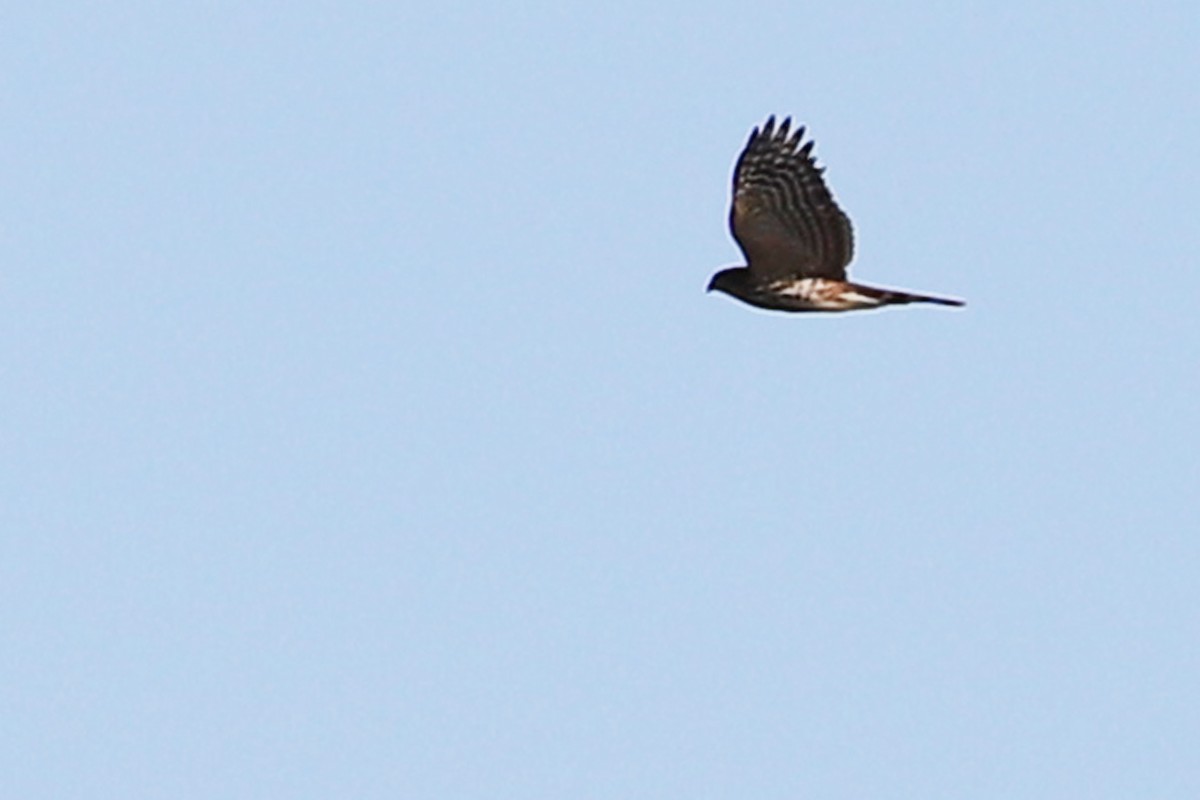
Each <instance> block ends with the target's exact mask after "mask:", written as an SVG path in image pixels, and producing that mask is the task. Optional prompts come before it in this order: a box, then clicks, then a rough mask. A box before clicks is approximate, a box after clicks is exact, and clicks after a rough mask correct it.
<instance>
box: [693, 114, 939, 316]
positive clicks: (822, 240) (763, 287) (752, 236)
mask: <svg viewBox="0 0 1200 800" xmlns="http://www.w3.org/2000/svg"><path fill="white" fill-rule="evenodd" d="M790 127H791V119H785V120H784V121H783V124H782V125H780V126H779V128H778V130H776V128H775V118H774V117H770V118H769V119H767V123H766V124H765V125H763V127H762V129H761V130H759V129H758V128H755V129H754V131H753V132H752V133H751V134H750V141H749V142H747V143H746V147H745V149H744V150H742V154H741V156H739V157H738V162H737V166H736V167H735V168H734V171H733V204H732V207H731V208H730V210H729V227H730V229H731V230H732V231H733V238H734V239H735V240H736V241H737V243H738V246H739V247H741V248H742V252H743V253H744V254H745V256H746V266H743V267H730V268H729V269H723V270H721V271H720V272H718V273H717V274H716V275H714V276H713V278H712V281H711V282H710V283H709V285H708V288H709V290H710V291H711V290H713V289H716V290H717V291H721V292H725V293H726V294H729V295H732V296H733V297H736V298H738V299H739V300H742V301H744V302H747V303H749V304H750V305H754V306H758V307H759V308H767V309H773V310H776V311H853V310H855V309H860V308H879V307H881V306H886V305H896V304H901V303H939V304H941V305H947V306H961V305H963V302H962V301H961V300H951V299H948V298H943V297H930V296H927V295H920V294H912V293H909V292H902V291H896V290H892V289H878V288H875V287H872V286H863V285H861V284H855V283H851V282H850V281H848V280H847V278H846V265H848V264H849V263H850V259H851V258H853V256H854V232H853V231H852V230H851V228H850V220H849V218H847V217H846V215H845V214H844V213H843V212H842V210H841V209H840V208H838V205H837V203H836V202H834V199H833V196H832V195H831V194H830V193H829V189H827V188H826V186H825V181H824V179H823V178H822V177H821V173H822V172H823V171H824V170H823V169H821V168H819V167H817V165H816V164H815V163H814V162H813V157H812V148H813V142H812V140H811V139H810V140H809V141H808V142H807V143H805V144H804V145H803V146H801V141H802V140H803V138H804V128H803V127H800V128H797V129H796V131H795V133H793V134H792V135H791V136H789V135H788V129H789V128H790Z"/></svg>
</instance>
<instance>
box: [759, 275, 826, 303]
mask: <svg viewBox="0 0 1200 800" xmlns="http://www.w3.org/2000/svg"><path fill="white" fill-rule="evenodd" d="M820 280H821V279H820V278H801V279H800V280H797V281H786V282H785V281H779V282H778V283H776V284H774V285H772V286H771V287H770V289H771V291H773V292H775V293H776V294H782V295H787V296H788V297H800V298H803V299H805V300H808V299H810V298H811V297H812V295H813V292H814V291H815V290H816V288H817V285H818V283H819V281H820Z"/></svg>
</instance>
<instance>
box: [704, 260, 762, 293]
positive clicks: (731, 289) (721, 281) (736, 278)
mask: <svg viewBox="0 0 1200 800" xmlns="http://www.w3.org/2000/svg"><path fill="white" fill-rule="evenodd" d="M750 284H751V281H750V270H748V269H746V268H745V267H729V268H728V269H723V270H721V271H720V272H718V273H717V274H716V275H713V276H712V280H711V281H709V282H708V289H707V291H710V292H711V291H713V290H716V291H718V292H724V293H725V294H730V295H733V296H734V297H743V296H745V295H746V294H748V293H749V292H750Z"/></svg>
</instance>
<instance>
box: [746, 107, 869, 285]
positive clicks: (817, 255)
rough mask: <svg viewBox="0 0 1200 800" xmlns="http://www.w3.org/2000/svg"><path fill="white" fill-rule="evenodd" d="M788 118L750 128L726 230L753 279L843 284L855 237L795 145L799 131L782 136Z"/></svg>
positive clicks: (808, 148)
mask: <svg viewBox="0 0 1200 800" xmlns="http://www.w3.org/2000/svg"><path fill="white" fill-rule="evenodd" d="M791 122H792V120H791V118H790V117H789V118H788V119H785V120H784V121H783V124H782V125H780V126H779V129H778V130H776V129H775V117H770V118H769V119H767V124H765V125H763V127H762V130H761V131H760V130H759V129H758V128H755V129H754V132H753V133H751V134H750V141H749V142H747V143H746V148H745V149H744V150H742V154H741V155H740V156H739V157H738V162H737V166H736V167H735V168H734V171H733V207H732V208H730V210H729V227H730V229H731V230H732V231H733V238H734V239H736V240H737V243H738V246H740V247H741V248H742V252H743V253H745V255H746V264H747V266H749V267H750V272H751V273H752V274H753V275H754V277H755V278H757V279H758V280H771V279H776V278H834V279H837V280H844V279H845V277H846V265H847V264H849V263H850V259H851V257H852V256H853V254H854V233H853V231H852V230H851V228H850V220H849V218H848V217H847V216H846V215H845V214H844V213H843V212H842V210H841V209H840V208H838V205H837V203H836V202H834V199H833V195H831V194H830V193H829V189H827V188H826V187H825V181H824V180H823V179H822V178H821V173H822V172H824V170H823V169H821V168H819V167H817V165H816V164H815V163H814V159H813V156H812V148H813V142H812V140H809V141H808V143H806V144H805V145H804V146H803V147H801V146H800V142H801V140H802V139H803V138H804V128H803V126H801V127H799V128H797V129H796V132H795V133H793V134H792V135H791V136H788V128H789V127H790V126H791Z"/></svg>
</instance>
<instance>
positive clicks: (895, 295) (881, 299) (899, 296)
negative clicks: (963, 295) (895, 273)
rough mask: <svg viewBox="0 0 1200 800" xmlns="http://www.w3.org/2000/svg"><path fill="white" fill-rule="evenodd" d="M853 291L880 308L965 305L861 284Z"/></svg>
mask: <svg viewBox="0 0 1200 800" xmlns="http://www.w3.org/2000/svg"><path fill="white" fill-rule="evenodd" d="M854 291H855V292H858V293H859V294H863V295H866V296H867V297H871V298H874V299H875V300H876V302H878V304H879V305H881V306H891V305H903V304H906V303H936V304H937V305H939V306H965V305H966V301H964V300H959V299H957V298H954V297H934V296H933V295H929V294H916V293H914V292H902V291H900V290H899V289H880V288H878V287H875V286H863V285H861V284H854Z"/></svg>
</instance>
